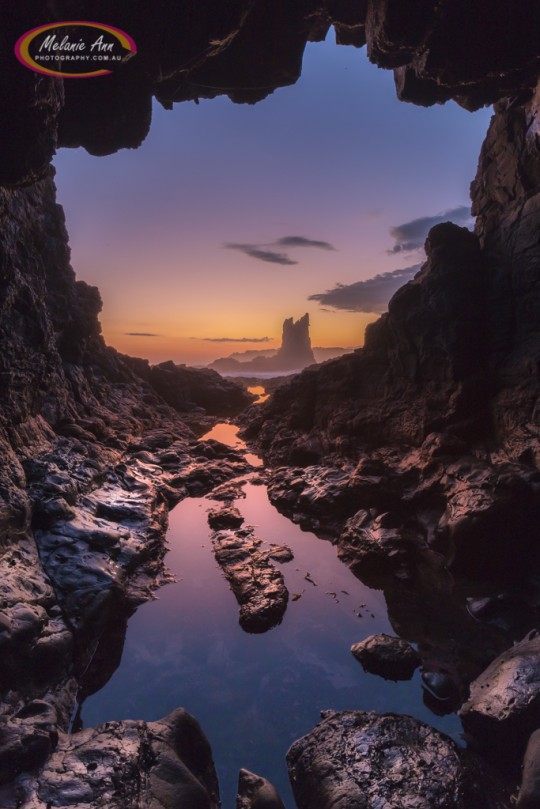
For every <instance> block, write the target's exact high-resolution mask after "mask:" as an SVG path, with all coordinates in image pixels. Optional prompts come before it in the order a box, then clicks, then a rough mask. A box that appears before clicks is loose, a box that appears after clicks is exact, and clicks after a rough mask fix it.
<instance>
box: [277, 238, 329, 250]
mask: <svg viewBox="0 0 540 809" xmlns="http://www.w3.org/2000/svg"><path fill="white" fill-rule="evenodd" d="M273 244H275V245H276V246H277V247H316V248H317V249H318V250H335V249H336V248H335V247H334V245H333V244H330V242H319V241H317V240H316V239H306V238H305V237H304V236H283V237H282V238H281V239H278V240H277V241H275V242H273Z"/></svg>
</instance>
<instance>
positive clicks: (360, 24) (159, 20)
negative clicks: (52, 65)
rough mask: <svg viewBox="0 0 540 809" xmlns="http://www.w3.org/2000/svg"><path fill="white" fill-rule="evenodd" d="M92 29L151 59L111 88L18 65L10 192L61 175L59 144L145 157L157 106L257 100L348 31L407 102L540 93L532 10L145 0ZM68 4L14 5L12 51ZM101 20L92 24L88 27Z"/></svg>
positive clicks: (5, 163)
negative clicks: (307, 51) (55, 169)
mask: <svg viewBox="0 0 540 809" xmlns="http://www.w3.org/2000/svg"><path fill="white" fill-rule="evenodd" d="M77 13H78V18H79V19H95V18H100V16H101V17H102V18H103V19H106V21H107V22H108V23H109V24H112V25H116V26H118V27H120V28H122V29H124V30H126V31H128V32H129V34H130V35H131V36H132V37H133V38H134V39H135V41H136V43H137V48H138V53H137V56H136V57H135V58H132V59H130V60H129V61H127V62H126V63H125V64H123V65H122V66H121V67H120V69H118V70H117V71H115V73H114V75H113V76H111V77H110V78H109V79H108V80H107V81H106V82H105V84H104V83H103V82H93V81H89V82H66V83H65V86H63V85H62V82H61V81H59V80H57V79H54V78H50V79H49V78H47V77H43V76H38V75H36V74H33V73H31V72H30V71H25V70H23V69H21V66H20V65H19V63H18V62H16V60H15V59H13V60H12V61H9V60H7V61H6V65H5V66H4V70H3V74H2V77H1V78H0V95H1V97H2V98H3V99H5V102H6V104H7V105H8V106H9V107H10V109H11V110H12V115H10V116H4V117H2V121H1V124H0V127H1V128H0V141H1V142H2V146H3V155H4V159H3V160H2V166H1V167H0V169H1V172H0V181H1V182H3V183H18V182H21V181H33V180H35V179H36V178H38V177H41V176H43V175H44V173H47V171H48V164H49V161H50V158H51V156H52V153H53V150H54V148H55V146H56V145H57V144H59V145H64V146H71V147H73V146H84V147H85V148H86V149H88V151H90V152H91V153H92V154H98V155H100V154H101V155H102V154H109V153H110V152H113V151H116V150H117V149H120V148H126V147H127V148H134V147H137V146H139V145H140V143H141V142H142V141H143V140H144V138H145V137H146V134H147V132H148V129H149V126H150V121H151V101H152V96H155V97H156V98H157V99H158V100H159V101H160V102H161V103H162V104H163V105H164V106H166V107H168V106H170V105H171V104H172V103H174V102H179V101H185V100H188V99H194V98H201V97H202V98H214V97H215V96H218V95H221V94H225V95H228V96H229V98H231V99H232V100H233V101H236V102H248V103H253V102H255V101H258V100H260V99H262V98H264V97H265V96H266V95H268V94H269V93H270V92H272V90H274V89H275V88H276V87H282V86H284V85H287V84H293V83H294V82H295V81H296V80H297V78H298V76H299V75H300V71H301V66H302V54H303V51H304V48H305V45H306V42H307V41H317V40H320V39H323V38H324V37H325V36H326V34H327V32H328V30H329V28H330V26H332V25H333V26H334V29H335V33H336V38H337V40H338V42H341V43H343V44H351V45H354V46H357V47H360V46H362V45H364V44H365V43H366V42H367V50H368V55H369V58H370V59H371V60H372V61H373V62H374V63H375V64H377V65H379V66H380V67H384V68H391V69H394V72H395V78H396V88H397V93H398V96H399V97H400V98H401V99H402V100H405V101H413V102H414V103H417V104H426V105H429V104H434V103H438V102H444V101H447V100H448V99H450V98H454V99H456V100H457V101H458V102H459V103H460V104H462V105H463V106H465V107H466V108H467V109H477V108H478V107H479V106H482V105H484V104H486V103H493V102H495V101H497V100H499V99H501V98H505V97H512V98H518V99H522V98H523V97H524V95H526V93H527V92H528V91H530V90H531V89H532V88H534V86H535V85H536V79H537V75H538V39H539V36H540V11H539V9H538V6H537V4H536V3H534V2H532V1H531V0H528V1H527V2H525V3H522V4H521V5H520V6H519V8H518V7H517V6H516V5H515V3H514V2H513V0H496V2H495V3H487V2H485V0H483V2H481V3H479V4H476V5H475V7H474V9H473V10H472V9H471V6H470V4H469V3H467V2H466V0H459V1H458V2H456V3H443V4H441V3H439V2H436V0H421V2H417V1H416V0H415V1H414V2H413V0H407V2H404V0H301V1H300V2H297V3H291V2H288V1H287V0H279V3H277V4H276V3H269V2H266V0H234V2H231V3H227V4H225V5H224V4H223V3H219V2H216V0H206V2H204V3H199V4H198V5H197V14H196V17H194V16H193V13H192V6H191V4H190V3H186V4H183V5H181V6H178V5H174V4H171V3H169V2H167V0H159V2H157V3H156V4H155V5H154V6H153V9H152V14H151V15H148V9H147V7H146V4H145V3H143V2H142V0H135V1H133V0H129V2H128V0H122V1H121V2H119V3H115V6H114V9H111V8H110V5H108V4H104V3H103V2H98V3H97V5H96V4H94V5H92V6H91V7H90V6H89V4H88V2H86V0H79V3H78V6H77ZM73 14H74V8H73V3H72V2H68V0H39V1H38V2H37V3H36V4H35V5H34V6H33V7H32V9H30V8H27V7H25V6H21V5H18V6H17V7H15V8H14V7H13V5H12V4H10V5H9V6H7V5H6V22H7V24H6V25H5V26H4V27H3V30H2V33H1V42H0V44H1V47H2V51H3V52H4V53H11V51H12V48H13V43H14V42H15V40H16V39H17V37H18V36H20V35H21V34H22V33H24V32H25V31H28V30H29V29H31V28H33V27H34V26H35V25H36V20H39V21H40V22H43V23H46V22H50V21H54V20H65V19H72V18H73ZM88 15H90V16H88ZM81 85H82V86H81Z"/></svg>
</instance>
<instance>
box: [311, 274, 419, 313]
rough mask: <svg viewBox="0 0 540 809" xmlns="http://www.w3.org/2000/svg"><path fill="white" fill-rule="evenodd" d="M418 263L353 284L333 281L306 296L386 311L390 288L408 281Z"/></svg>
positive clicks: (335, 306) (325, 303)
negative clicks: (333, 282)
mask: <svg viewBox="0 0 540 809" xmlns="http://www.w3.org/2000/svg"><path fill="white" fill-rule="evenodd" d="M420 267H421V265H420V264H415V265H414V266H412V267H405V268H403V269H401V270H393V271H392V272H385V273H382V274H381V275H376V276H374V277H373V278H368V279H366V280H365V281H356V283H354V284H337V285H336V286H335V287H334V288H333V289H328V290H327V291H326V292H318V293H316V294H315V295H310V296H309V298H308V300H310V301H317V302H318V303H319V304H321V306H325V307H326V306H329V307H331V308H332V309H341V310H343V311H346V312H369V313H375V314H380V313H381V312H385V311H386V309H387V307H388V301H389V300H390V298H391V297H392V295H393V294H394V292H397V290H398V289H399V288H400V287H401V286H403V284H405V283H406V282H407V281H410V279H411V278H413V277H414V276H415V275H416V273H417V272H418V270H419V269H420Z"/></svg>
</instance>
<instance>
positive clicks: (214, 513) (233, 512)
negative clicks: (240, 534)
mask: <svg viewBox="0 0 540 809" xmlns="http://www.w3.org/2000/svg"><path fill="white" fill-rule="evenodd" d="M243 522H244V518H243V517H242V515H241V514H240V512H239V511H238V509H237V508H234V506H226V507H224V508H220V509H212V510H211V511H209V512H208V525H209V526H210V528H212V529H213V530H214V531H219V530H221V529H222V528H240V526H241V525H242V523H243Z"/></svg>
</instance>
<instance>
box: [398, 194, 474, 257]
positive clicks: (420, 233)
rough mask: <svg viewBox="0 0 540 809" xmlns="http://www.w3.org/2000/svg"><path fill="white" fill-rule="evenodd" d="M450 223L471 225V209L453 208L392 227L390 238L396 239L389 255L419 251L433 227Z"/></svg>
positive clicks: (463, 206) (464, 207)
mask: <svg viewBox="0 0 540 809" xmlns="http://www.w3.org/2000/svg"><path fill="white" fill-rule="evenodd" d="M448 221H450V222H455V224H456V225H467V224H470V223H471V222H472V217H471V209H470V208H469V207H468V206H467V205H461V206H460V207H459V208H451V209H450V210H449V211H444V213H441V214H437V215H436V216H422V217H420V218H419V219H412V220H411V221H410V222H404V224H403V225H395V226H394V227H391V228H390V236H391V237H392V238H393V239H394V246H393V247H392V248H391V249H390V250H387V253H389V254H390V255H395V254H396V253H410V252H412V251H413V250H418V249H419V248H421V247H423V246H424V242H425V240H426V236H427V235H428V233H429V231H430V230H431V228H432V227H434V226H435V225H440V224H441V222H448Z"/></svg>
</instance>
